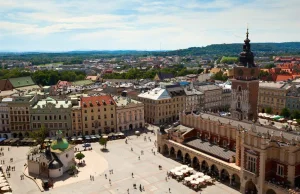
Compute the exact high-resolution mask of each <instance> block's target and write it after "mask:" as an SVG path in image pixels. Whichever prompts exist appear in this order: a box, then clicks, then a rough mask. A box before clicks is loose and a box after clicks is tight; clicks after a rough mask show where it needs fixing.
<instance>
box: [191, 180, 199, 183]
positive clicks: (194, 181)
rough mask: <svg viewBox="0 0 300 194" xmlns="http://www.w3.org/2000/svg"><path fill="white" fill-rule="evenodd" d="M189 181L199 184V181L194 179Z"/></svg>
mask: <svg viewBox="0 0 300 194" xmlns="http://www.w3.org/2000/svg"><path fill="white" fill-rule="evenodd" d="M191 183H192V184H199V182H198V181H196V180H193V181H191Z"/></svg>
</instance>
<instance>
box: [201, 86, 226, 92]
mask: <svg viewBox="0 0 300 194" xmlns="http://www.w3.org/2000/svg"><path fill="white" fill-rule="evenodd" d="M198 89H199V90H200V91H210V90H220V89H221V88H220V87H219V86H216V85H205V86H199V87H198Z"/></svg>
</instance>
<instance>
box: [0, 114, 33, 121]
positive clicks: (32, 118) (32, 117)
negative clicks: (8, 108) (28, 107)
mask: <svg viewBox="0 0 300 194" xmlns="http://www.w3.org/2000/svg"><path fill="white" fill-rule="evenodd" d="M2 116H3V115H2ZM32 119H33V120H34V121H35V116H33V117H32Z"/></svg>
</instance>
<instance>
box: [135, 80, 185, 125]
mask: <svg viewBox="0 0 300 194" xmlns="http://www.w3.org/2000/svg"><path fill="white" fill-rule="evenodd" d="M138 100H139V101H141V102H142V103H143V104H144V109H145V122H147V123H151V124H162V123H172V122H175V121H177V120H178V113H179V112H182V111H184V107H185V93H184V91H183V89H182V88H180V87H178V86H175V87H173V88H154V89H153V90H149V91H148V92H144V93H141V94H139V95H138Z"/></svg>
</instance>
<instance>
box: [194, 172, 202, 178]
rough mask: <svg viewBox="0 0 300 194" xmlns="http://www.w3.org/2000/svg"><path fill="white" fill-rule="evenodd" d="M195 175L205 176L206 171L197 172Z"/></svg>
mask: <svg viewBox="0 0 300 194" xmlns="http://www.w3.org/2000/svg"><path fill="white" fill-rule="evenodd" d="M195 175H197V176H198V177H203V176H204V173H202V172H197V173H196V174H195Z"/></svg>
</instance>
